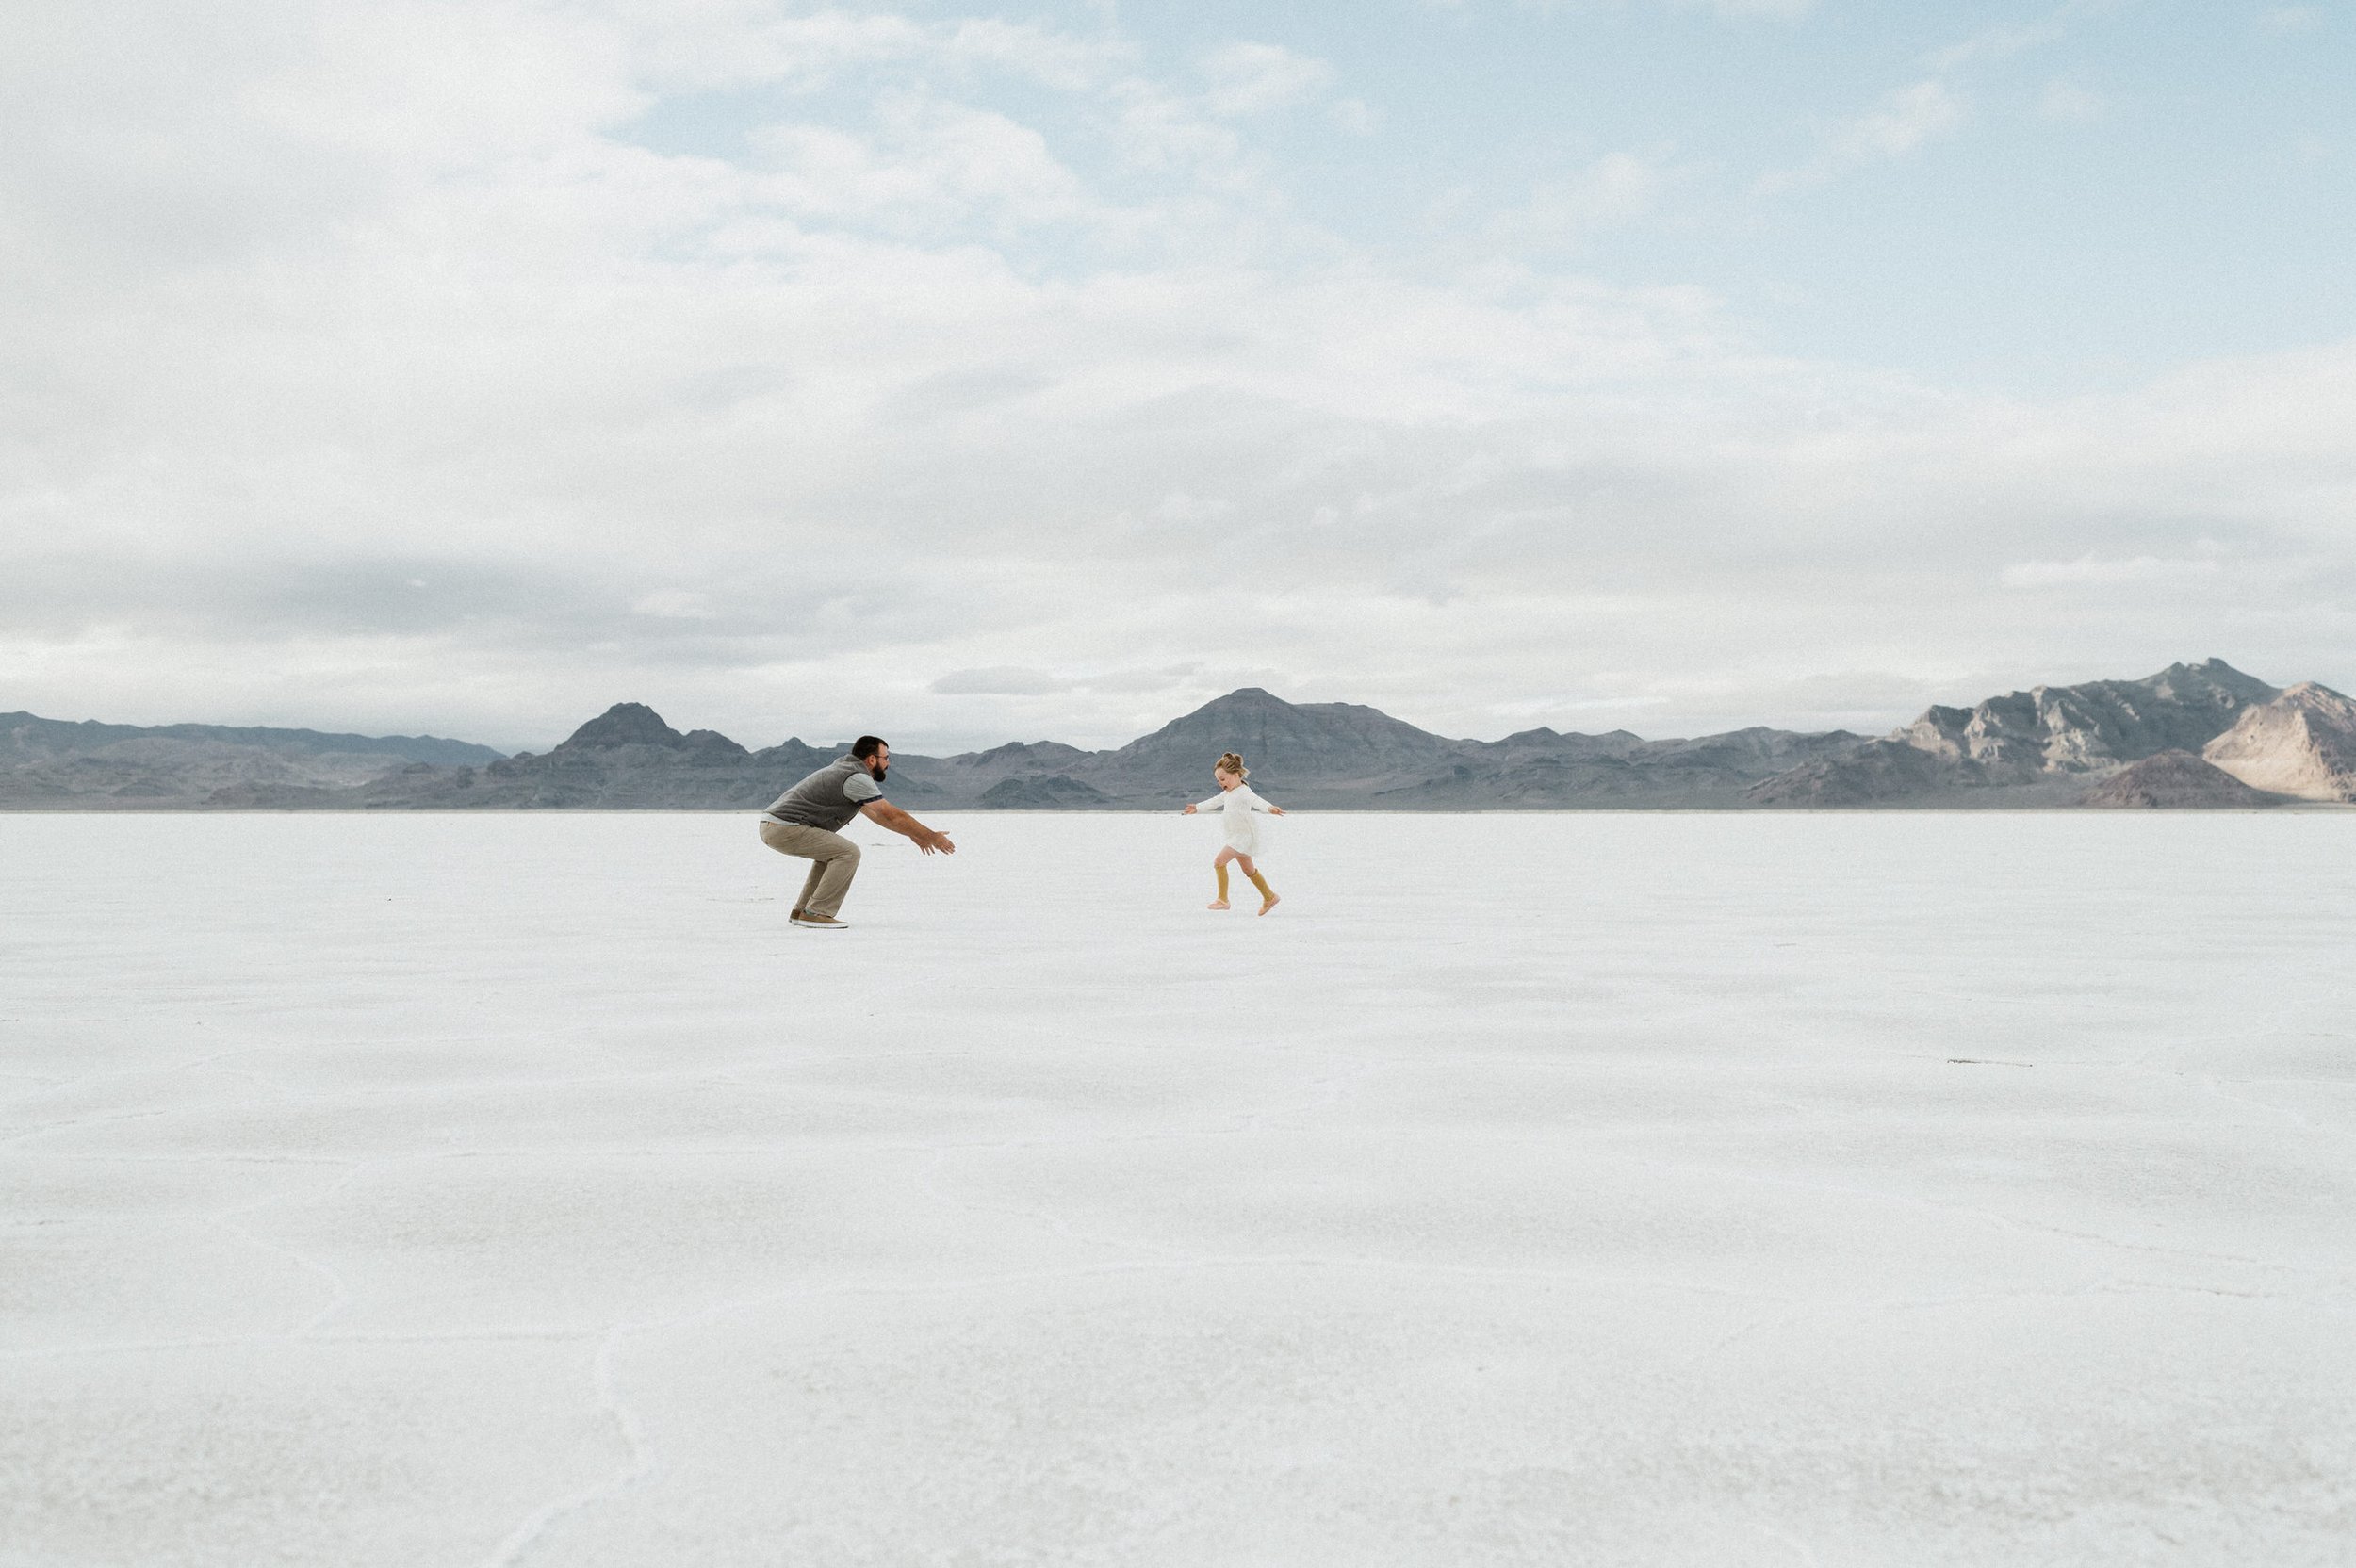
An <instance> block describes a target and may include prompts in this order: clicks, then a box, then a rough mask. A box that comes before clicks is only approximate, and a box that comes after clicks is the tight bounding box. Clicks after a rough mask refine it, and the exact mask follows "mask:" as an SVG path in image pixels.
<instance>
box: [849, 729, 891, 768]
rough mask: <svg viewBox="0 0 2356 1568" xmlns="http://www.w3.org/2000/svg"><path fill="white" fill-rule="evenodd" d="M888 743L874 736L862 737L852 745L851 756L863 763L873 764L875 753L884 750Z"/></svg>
mask: <svg viewBox="0 0 2356 1568" xmlns="http://www.w3.org/2000/svg"><path fill="white" fill-rule="evenodd" d="M885 745H886V742H884V741H882V740H881V739H879V738H877V737H875V736H874V735H862V736H860V737H859V739H858V740H856V741H853V742H852V743H851V755H852V756H854V757H856V758H858V759H859V760H860V761H862V762H873V761H874V760H875V753H877V752H879V751H881V750H883V748H884V746H885Z"/></svg>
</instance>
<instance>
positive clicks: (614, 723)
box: [557, 702, 711, 751]
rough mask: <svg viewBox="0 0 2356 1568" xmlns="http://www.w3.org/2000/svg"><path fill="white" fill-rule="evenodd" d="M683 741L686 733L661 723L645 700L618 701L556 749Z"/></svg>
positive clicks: (667, 744) (608, 748) (666, 746)
mask: <svg viewBox="0 0 2356 1568" xmlns="http://www.w3.org/2000/svg"><path fill="white" fill-rule="evenodd" d="M702 733H706V734H709V733H711V732H710V731H708V730H707V731H703V732H702ZM686 743H687V737H686V736H684V735H682V734H680V733H679V731H678V730H676V729H673V728H672V727H670V726H669V725H667V724H664V723H663V715H662V714H660V713H658V712H656V711H654V710H653V709H651V708H649V707H647V706H646V704H645V703H643V702H617V703H615V704H614V706H613V707H611V708H609V709H607V710H606V711H604V712H602V713H600V714H598V715H597V717H596V718H594V719H591V720H590V721H589V722H588V723H587V724H584V725H582V726H581V727H580V728H579V729H576V730H574V731H573V732H572V734H571V735H569V736H567V737H566V738H565V740H564V744H563V745H561V746H559V747H557V749H558V750H559V751H611V750H614V748H615V747H618V746H661V747H663V749H664V750H666V751H667V750H675V749H677V748H678V747H679V746H683V745H685V744H686Z"/></svg>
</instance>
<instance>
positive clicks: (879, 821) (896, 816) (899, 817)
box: [859, 800, 957, 855]
mask: <svg viewBox="0 0 2356 1568" xmlns="http://www.w3.org/2000/svg"><path fill="white" fill-rule="evenodd" d="M859 815H860V816H863V817H865V818H866V819H867V820H868V821H869V822H872V823H874V824H875V825H876V826H877V827H889V828H890V829H892V831H893V832H894V833H897V834H900V835H901V836H903V837H904V838H908V839H913V840H915V841H916V847H917V848H919V849H921V850H923V851H924V853H925V854H927V855H930V854H932V853H933V851H935V850H939V851H940V852H941V854H943V855H955V854H956V853H957V845H955V844H953V843H951V842H950V841H949V835H948V834H946V833H936V832H934V831H933V830H932V829H931V828H929V827H927V826H925V825H924V824H923V823H921V822H918V821H917V820H916V819H915V818H914V817H911V816H909V815H908V813H907V812H906V811H903V810H901V809H899V808H898V807H897V806H894V805H892V802H890V801H888V800H871V801H869V802H868V803H867V804H866V805H864V806H862V807H860V808H859Z"/></svg>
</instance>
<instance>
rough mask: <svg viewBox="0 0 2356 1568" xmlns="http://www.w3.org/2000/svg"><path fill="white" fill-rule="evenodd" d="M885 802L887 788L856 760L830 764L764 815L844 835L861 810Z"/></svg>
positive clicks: (851, 759)
mask: <svg viewBox="0 0 2356 1568" xmlns="http://www.w3.org/2000/svg"><path fill="white" fill-rule="evenodd" d="M881 799H883V788H882V786H880V785H878V784H877V783H876V782H875V776H874V775H873V774H870V773H869V772H868V771H867V764H866V763H864V762H862V761H860V760H859V759H858V758H856V757H845V758H843V759H841V760H838V761H833V762H829V763H827V764H826V766H825V767H823V768H820V769H819V770H818V771H817V772H816V773H814V774H811V775H810V776H809V777H808V778H805V779H803V780H802V781H801V782H800V783H799V784H796V785H794V787H793V788H792V789H790V790H788V791H786V792H785V793H783V794H781V795H779V796H778V797H777V799H775V800H773V801H771V802H770V803H769V809H768V810H766V811H764V812H762V813H761V815H762V816H764V817H767V818H768V819H769V820H770V821H771V822H781V823H786V824H788V825H795V826H801V827H823V828H825V829H826V831H827V832H829V833H840V832H842V831H843V827H844V825H846V824H848V823H849V822H850V820H851V819H852V818H853V817H856V816H858V815H859V808H860V807H862V806H864V805H866V804H867V803H868V802H869V801H871V800H881Z"/></svg>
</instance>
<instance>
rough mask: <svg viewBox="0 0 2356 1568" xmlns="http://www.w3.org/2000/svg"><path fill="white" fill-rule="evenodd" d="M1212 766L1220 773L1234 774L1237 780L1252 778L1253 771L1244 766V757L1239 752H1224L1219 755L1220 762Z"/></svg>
mask: <svg viewBox="0 0 2356 1568" xmlns="http://www.w3.org/2000/svg"><path fill="white" fill-rule="evenodd" d="M1211 765H1212V766H1213V767H1214V768H1216V769H1217V770H1218V771H1219V772H1220V773H1232V774H1234V775H1235V776H1236V777H1237V778H1250V777H1251V776H1252V770H1251V769H1250V768H1247V767H1245V766H1244V765H1243V756H1242V754H1241V753H1239V752H1233V751H1222V752H1220V753H1219V760H1218V761H1217V762H1214V763H1213V764H1211Z"/></svg>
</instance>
